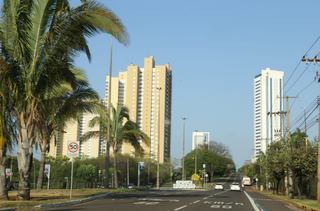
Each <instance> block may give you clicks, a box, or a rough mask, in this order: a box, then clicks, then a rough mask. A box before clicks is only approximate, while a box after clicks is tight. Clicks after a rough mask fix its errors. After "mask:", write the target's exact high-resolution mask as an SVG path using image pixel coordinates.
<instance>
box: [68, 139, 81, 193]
mask: <svg viewBox="0 0 320 211" xmlns="http://www.w3.org/2000/svg"><path fill="white" fill-rule="evenodd" d="M79 144H80V143H79V141H68V153H67V156H68V157H69V158H72V163H71V179H70V199H71V198H72V183H73V158H74V157H79Z"/></svg>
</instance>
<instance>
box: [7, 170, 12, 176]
mask: <svg viewBox="0 0 320 211" xmlns="http://www.w3.org/2000/svg"><path fill="white" fill-rule="evenodd" d="M6 175H7V177H10V176H11V169H6Z"/></svg>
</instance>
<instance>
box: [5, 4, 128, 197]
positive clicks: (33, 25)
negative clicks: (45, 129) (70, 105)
mask: <svg viewBox="0 0 320 211" xmlns="http://www.w3.org/2000/svg"><path fill="white" fill-rule="evenodd" d="M81 2H82V4H81V5H80V6H78V7H70V6H69V2H68V1H67V0H41V1H39V0H28V1H19V0H4V1H3V6H2V14H1V22H0V25H1V29H0V43H1V52H0V54H1V55H2V57H3V58H4V60H5V61H4V62H3V64H5V65H4V66H8V67H10V69H9V70H10V74H9V75H10V78H9V80H8V81H12V83H13V84H14V86H8V87H7V88H8V93H10V96H12V98H13V99H14V101H13V102H14V111H15V112H14V117H15V119H16V121H17V127H18V130H17V131H18V137H19V142H18V154H17V156H18V160H19V174H20V177H19V183H20V185H19V191H18V195H17V199H18V200H29V199H30V180H29V175H30V170H31V165H32V158H33V147H32V146H33V145H34V144H35V142H36V130H35V129H36V124H37V122H38V121H39V115H40V113H39V112H40V110H39V108H41V107H43V104H42V100H43V97H44V95H45V94H47V93H48V92H49V90H51V89H52V88H53V87H55V86H56V85H57V84H59V83H60V82H61V81H67V82H68V83H70V84H74V81H75V80H74V79H75V77H74V74H73V73H72V71H71V69H72V67H73V62H74V61H73V59H74V58H75V57H76V56H77V55H78V54H79V53H81V52H84V53H86V55H87V56H88V58H89V60H90V59H91V55H90V51H89V47H88V46H87V40H86V37H91V36H93V35H96V34H98V33H101V32H102V33H109V34H111V35H112V36H114V37H115V38H116V39H118V41H119V42H121V43H123V44H125V45H126V44H128V43H129V36H128V34H127V32H126V29H125V27H124V26H123V24H122V23H121V21H120V20H119V19H118V17H116V15H115V14H113V13H112V12H111V11H110V10H109V9H108V8H106V7H105V6H104V5H102V4H100V3H97V2H95V1H93V0H88V1H86V0H82V1H81ZM0 78H2V75H0ZM1 142H4V141H1Z"/></svg>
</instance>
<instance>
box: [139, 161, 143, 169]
mask: <svg viewBox="0 0 320 211" xmlns="http://www.w3.org/2000/svg"><path fill="white" fill-rule="evenodd" d="M139 170H140V171H144V162H139Z"/></svg>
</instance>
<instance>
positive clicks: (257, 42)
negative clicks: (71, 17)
mask: <svg viewBox="0 0 320 211" xmlns="http://www.w3.org/2000/svg"><path fill="white" fill-rule="evenodd" d="M70 2H71V4H79V2H80V1H79V0H71V1H70ZM100 2H101V3H103V4H105V5H106V6H107V7H109V8H110V9H111V10H112V11H113V12H114V13H116V14H117V15H118V17H119V18H120V19H121V20H122V22H123V23H124V25H125V26H126V28H127V30H128V32H129V34H130V37H131V44H130V45H129V46H128V47H124V46H122V45H121V44H119V43H118V42H116V41H115V42H114V50H113V72H112V74H113V76H118V72H119V71H125V70H126V69H127V66H128V65H130V63H134V64H136V65H139V66H140V67H143V61H144V58H145V57H150V56H154V59H155V62H156V65H165V63H167V62H168V63H170V66H171V67H172V70H173V95H172V97H173V99H172V119H171V124H172V137H171V140H172V144H171V150H172V154H171V156H172V157H175V158H182V143H183V120H182V119H181V118H182V117H186V118H188V120H187V121H186V130H185V131H186V139H185V140H186V154H187V153H189V152H190V151H191V142H192V132H193V131H194V130H199V132H200V131H205V132H210V137H211V140H214V141H217V142H222V143H224V144H225V145H227V146H229V148H230V150H231V153H232V155H233V159H234V162H235V163H236V164H238V165H239V167H240V166H242V165H243V164H244V162H245V160H249V159H250V157H251V156H252V155H253V152H252V148H253V79H254V77H255V76H256V75H258V74H259V73H260V72H261V70H262V69H265V68H267V67H269V68H270V69H272V70H280V71H284V75H285V83H287V85H286V87H285V89H288V88H289V87H290V86H291V85H293V84H294V85H293V87H292V88H291V89H290V91H289V92H288V93H287V95H289V96H296V95H297V94H298V93H299V92H300V91H301V90H303V89H304V88H305V87H306V86H307V85H308V84H310V83H311V82H312V80H313V79H314V76H315V74H316V71H318V70H320V68H319V66H317V65H310V66H309V68H308V69H307V70H306V71H305V72H304V73H303V71H304V70H305V68H306V67H307V66H306V64H305V63H301V64H299V61H300V60H301V58H302V56H303V55H304V54H305V53H306V52H307V51H308V50H309V48H310V47H311V46H312V45H313V43H314V42H315V41H316V40H317V38H318V37H319V36H320V33H319V30H318V27H317V23H318V14H319V8H320V2H319V1H316V0H311V1H308V2H301V1H297V0H290V1H288V0H282V1H276V0H269V1H261V0H242V1H236V0H234V1H231V0H229V1H228V0H225V1H217V0H199V1H185V0H184V1H181V0H170V1H169V0H161V1H146V0H137V1H132V0H109V1H100ZM89 46H90V49H91V53H92V58H93V59H92V62H91V63H89V62H88V61H87V59H86V57H85V56H84V55H80V57H79V58H78V59H77V60H76V66H77V67H80V68H82V69H84V70H85V71H86V73H87V76H88V78H89V81H90V83H91V85H92V87H93V88H94V89H95V90H96V91H97V92H98V93H99V95H100V97H101V98H103V97H104V90H105V78H106V75H107V74H108V73H109V57H110V36H109V35H105V34H104V35H98V36H96V37H94V38H90V39H89ZM319 51H320V41H319V42H317V43H316V44H315V45H314V46H313V47H312V48H311V49H310V50H309V51H308V57H314V56H315V55H316V54H318V53H319ZM298 64H299V65H298ZM297 65H298V66H297ZM296 67H297V69H296V70H295V68H296ZM294 70H295V71H294ZM293 73H294V74H293ZM292 74H293V75H292ZM301 74H302V76H301V77H300V78H299V76H300V75H301ZM290 75H292V77H291V78H290V80H289V81H288V79H289V77H290ZM298 78H299V79H298ZM297 79H298V80H297ZM296 80H297V82H296V83H294V82H295V81H296ZM285 92H286V90H285ZM318 94H319V84H317V83H316V82H314V83H313V84H311V85H310V86H309V87H308V88H307V89H305V90H304V91H303V92H302V93H300V94H299V98H298V99H296V100H295V101H293V99H292V100H290V104H292V108H291V116H290V118H291V119H292V120H293V119H294V118H295V117H297V116H298V115H300V114H301V113H302V112H303V109H302V108H301V107H303V106H304V107H307V106H308V105H309V104H310V103H311V102H312V101H313V100H314V99H315V98H316V97H317V95H318ZM317 114H318V110H317V111H315V113H313V114H312V116H314V115H317ZM317 127H318V125H315V126H313V127H312V128H311V129H310V130H308V133H309V137H312V138H313V137H314V136H317V134H318V132H317ZM36 154H39V152H37V153H36ZM36 156H37V155H36Z"/></svg>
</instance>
